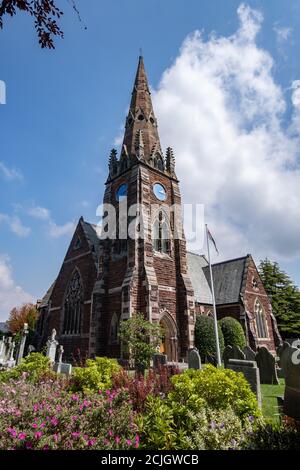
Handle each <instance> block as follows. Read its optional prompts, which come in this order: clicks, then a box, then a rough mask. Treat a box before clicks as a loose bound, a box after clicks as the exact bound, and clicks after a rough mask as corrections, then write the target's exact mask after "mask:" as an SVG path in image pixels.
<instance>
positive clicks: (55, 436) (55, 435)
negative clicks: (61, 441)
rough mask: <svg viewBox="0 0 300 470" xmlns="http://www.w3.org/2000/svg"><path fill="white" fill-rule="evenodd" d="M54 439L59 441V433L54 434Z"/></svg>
mask: <svg viewBox="0 0 300 470" xmlns="http://www.w3.org/2000/svg"><path fill="white" fill-rule="evenodd" d="M53 439H54V441H55V442H57V441H58V434H53Z"/></svg>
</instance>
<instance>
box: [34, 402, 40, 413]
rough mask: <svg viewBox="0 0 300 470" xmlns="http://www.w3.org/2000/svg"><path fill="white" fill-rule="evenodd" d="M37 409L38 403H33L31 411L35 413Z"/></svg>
mask: <svg viewBox="0 0 300 470" xmlns="http://www.w3.org/2000/svg"><path fill="white" fill-rule="evenodd" d="M38 410H39V405H38V404H37V403H35V404H34V405H33V411H34V412H35V413H36V412H37V411H38Z"/></svg>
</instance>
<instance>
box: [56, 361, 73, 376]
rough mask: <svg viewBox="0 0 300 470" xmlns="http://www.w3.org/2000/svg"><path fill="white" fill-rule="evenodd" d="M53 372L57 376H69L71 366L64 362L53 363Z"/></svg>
mask: <svg viewBox="0 0 300 470" xmlns="http://www.w3.org/2000/svg"><path fill="white" fill-rule="evenodd" d="M53 370H54V372H57V373H58V374H65V375H67V376H69V375H71V373H72V364H67V363H66V362H55V363H54V365H53Z"/></svg>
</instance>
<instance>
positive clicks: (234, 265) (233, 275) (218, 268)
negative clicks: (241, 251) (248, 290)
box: [187, 252, 247, 305]
mask: <svg viewBox="0 0 300 470" xmlns="http://www.w3.org/2000/svg"><path fill="white" fill-rule="evenodd" d="M246 259H247V256H243V257H241V258H236V259H232V260H228V261H223V262H221V263H216V264H213V265H212V272H213V279H214V288H215V297H216V304H217V305H223V304H231V303H232V304H234V303H237V302H239V301H240V293H241V288H242V283H243V278H244V273H245V266H246ZM187 262H188V269H189V274H190V278H191V282H192V285H193V288H194V292H195V300H196V301H197V302H198V303H200V304H211V303H212V300H211V289H210V275H209V267H208V262H207V260H206V258H205V257H204V256H203V255H196V254H195V253H189V252H188V253H187Z"/></svg>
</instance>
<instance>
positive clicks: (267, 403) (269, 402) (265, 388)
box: [261, 379, 284, 422]
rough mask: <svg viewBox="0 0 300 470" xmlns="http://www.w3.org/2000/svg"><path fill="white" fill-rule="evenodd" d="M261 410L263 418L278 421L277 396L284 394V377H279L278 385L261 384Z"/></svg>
mask: <svg viewBox="0 0 300 470" xmlns="http://www.w3.org/2000/svg"><path fill="white" fill-rule="evenodd" d="M261 395H262V412H263V415H264V417H265V418H269V419H271V420H272V421H274V422H278V421H279V415H278V407H277V396H283V395H284V379H279V385H266V384H262V385H261Z"/></svg>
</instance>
